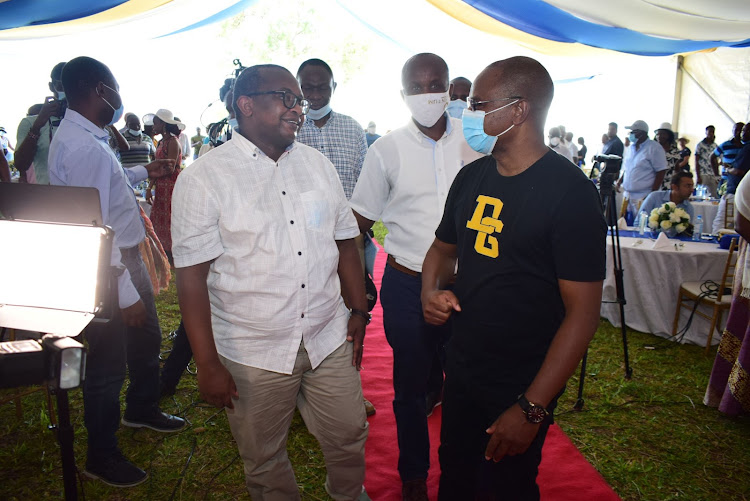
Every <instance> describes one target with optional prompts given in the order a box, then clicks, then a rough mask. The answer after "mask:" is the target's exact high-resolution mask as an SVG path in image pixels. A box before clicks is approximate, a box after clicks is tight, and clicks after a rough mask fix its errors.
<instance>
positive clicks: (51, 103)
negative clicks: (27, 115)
mask: <svg viewBox="0 0 750 501" xmlns="http://www.w3.org/2000/svg"><path fill="white" fill-rule="evenodd" d="M58 113H60V101H58V100H57V99H52V98H47V99H46V100H45V102H44V104H43V105H42V109H41V110H39V114H38V115H37V116H36V119H35V120H34V125H33V126H32V127H31V128H32V129H33V130H35V131H39V130H40V129H41V128H42V127H44V126H45V125H46V124H47V122H48V121H49V119H50V117H51V116H57V114H58Z"/></svg>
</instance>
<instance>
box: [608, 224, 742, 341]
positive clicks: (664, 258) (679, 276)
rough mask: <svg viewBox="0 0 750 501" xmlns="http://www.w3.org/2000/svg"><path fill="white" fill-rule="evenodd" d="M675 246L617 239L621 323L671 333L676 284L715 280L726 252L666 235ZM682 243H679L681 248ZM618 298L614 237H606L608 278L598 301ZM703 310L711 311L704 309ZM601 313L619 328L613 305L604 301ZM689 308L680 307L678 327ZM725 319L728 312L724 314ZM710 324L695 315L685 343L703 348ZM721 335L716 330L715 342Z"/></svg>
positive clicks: (649, 330)
mask: <svg viewBox="0 0 750 501" xmlns="http://www.w3.org/2000/svg"><path fill="white" fill-rule="evenodd" d="M672 243H677V244H678V248H680V249H681V250H675V248H674V245H670V246H669V247H666V248H662V249H653V248H652V246H653V244H654V242H653V240H651V239H650V238H648V237H644V238H634V237H620V249H621V255H622V267H623V277H624V278H623V281H624V289H625V300H626V302H627V303H626V304H625V324H626V325H627V326H628V327H630V328H632V329H635V330H637V331H640V332H650V333H652V334H655V335H657V336H660V337H671V335H672V322H674V312H675V308H676V307H677V295H678V292H679V288H680V284H682V283H683V282H691V281H701V282H702V281H705V280H714V281H715V282H717V283H718V282H719V281H720V280H721V275H722V274H723V273H724V266H725V264H726V260H727V256H728V252H727V251H726V250H724V249H720V248H719V246H718V245H717V244H715V243H702V242H690V241H689V242H684V241H679V240H673V239H670V244H672ZM679 244H682V246H679ZM616 297H617V295H616V289H615V279H614V272H613V270H612V240H611V238H610V237H609V236H607V276H606V278H605V280H604V289H603V296H602V299H603V300H604V301H613V300H615V299H616ZM700 308H702V310H701V311H706V312H709V310H708V309H707V308H706V307H704V306H700ZM600 313H601V316H602V317H604V318H606V319H607V320H609V321H610V323H611V324H612V325H614V326H615V327H619V326H620V310H619V306H618V305H617V304H602V307H601V312H600ZM689 316H690V312H689V311H688V310H687V309H685V308H682V309H681V312H680V320H679V323H678V327H677V330H678V331H679V330H680V329H682V328H683V327H684V326H685V324H686V322H687V320H688V317H689ZM725 317H726V315H725ZM710 326H711V325H710V323H709V322H708V321H707V320H705V319H704V318H702V317H700V316H698V315H695V317H694V318H693V323H692V325H691V326H690V329H689V330H688V332H687V333H686V334H685V337H684V338H683V342H690V343H694V344H698V345H702V346H705V345H706V340H707V339H708V330H709V328H710ZM720 340H721V336H720V335H719V334H718V333H714V337H713V340H712V343H713V344H718V342H719V341H720Z"/></svg>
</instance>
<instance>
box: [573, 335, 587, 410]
mask: <svg viewBox="0 0 750 501" xmlns="http://www.w3.org/2000/svg"><path fill="white" fill-rule="evenodd" d="M588 357H589V350H588V348H586V353H584V354H583V360H581V377H580V379H579V381H578V398H577V399H576V403H575V405H574V406H573V409H575V410H577V411H580V410H581V409H583V404H584V400H583V383H584V381H585V378H586V360H587V359H588Z"/></svg>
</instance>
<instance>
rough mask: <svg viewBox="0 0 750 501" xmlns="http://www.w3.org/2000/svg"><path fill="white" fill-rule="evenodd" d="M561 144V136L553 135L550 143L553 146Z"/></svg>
mask: <svg viewBox="0 0 750 501" xmlns="http://www.w3.org/2000/svg"><path fill="white" fill-rule="evenodd" d="M559 144H560V138H559V137H551V138H550V139H549V145H550V146H552V147H553V148H554V147H555V146H557V145H559Z"/></svg>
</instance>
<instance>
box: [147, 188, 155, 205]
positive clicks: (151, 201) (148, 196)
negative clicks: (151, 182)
mask: <svg viewBox="0 0 750 501" xmlns="http://www.w3.org/2000/svg"><path fill="white" fill-rule="evenodd" d="M146 203H147V204H149V205H154V200H153V198H152V196H151V188H148V189H147V190H146Z"/></svg>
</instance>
